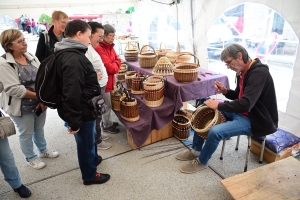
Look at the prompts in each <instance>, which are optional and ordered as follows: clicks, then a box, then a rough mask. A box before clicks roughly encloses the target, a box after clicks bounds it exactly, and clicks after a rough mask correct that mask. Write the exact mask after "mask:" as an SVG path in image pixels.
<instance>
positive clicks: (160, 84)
mask: <svg viewBox="0 0 300 200" xmlns="http://www.w3.org/2000/svg"><path fill="white" fill-rule="evenodd" d="M143 86H144V92H145V93H144V95H145V102H146V105H147V106H149V107H158V106H160V105H161V104H162V102H163V101H164V79H163V77H162V76H150V77H148V78H147V79H146V80H145V81H144V82H143Z"/></svg>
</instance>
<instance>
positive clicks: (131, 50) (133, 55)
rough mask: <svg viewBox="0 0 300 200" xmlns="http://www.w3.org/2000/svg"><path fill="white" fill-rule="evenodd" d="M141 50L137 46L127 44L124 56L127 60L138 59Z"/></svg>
mask: <svg viewBox="0 0 300 200" xmlns="http://www.w3.org/2000/svg"><path fill="white" fill-rule="evenodd" d="M138 54H139V50H138V48H137V46H134V45H132V44H127V45H126V46H125V48H124V57H125V60H126V61H137V60H138Z"/></svg>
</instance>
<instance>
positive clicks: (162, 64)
mask: <svg viewBox="0 0 300 200" xmlns="http://www.w3.org/2000/svg"><path fill="white" fill-rule="evenodd" d="M152 74H154V75H158V76H171V75H173V65H172V63H171V62H170V61H169V59H168V58H167V57H165V56H163V57H161V58H160V59H159V60H158V61H157V63H156V64H155V67H154V68H153V70H152Z"/></svg>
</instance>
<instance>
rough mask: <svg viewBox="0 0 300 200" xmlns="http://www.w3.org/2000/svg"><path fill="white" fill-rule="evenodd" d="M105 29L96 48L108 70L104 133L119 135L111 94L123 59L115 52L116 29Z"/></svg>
mask: <svg viewBox="0 0 300 200" xmlns="http://www.w3.org/2000/svg"><path fill="white" fill-rule="evenodd" d="M103 28H104V38H103V41H102V42H100V43H99V45H98V46H96V47H95V50H96V51H97V52H98V54H99V55H100V57H101V59H102V62H103V64H104V66H105V68H106V71H107V75H108V81H107V84H106V89H105V95H104V100H105V103H106V104H107V107H108V109H107V112H106V113H104V114H103V115H102V128H103V131H106V132H109V133H118V132H119V129H118V128H117V126H118V123H117V122H112V119H111V94H110V92H111V91H112V90H113V89H114V85H115V74H117V73H118V71H119V70H120V66H121V59H120V58H119V56H118V55H117V54H116V51H115V50H114V46H115V44H114V40H115V33H116V29H115V28H114V27H113V26H111V25H109V24H105V25H104V26H103Z"/></svg>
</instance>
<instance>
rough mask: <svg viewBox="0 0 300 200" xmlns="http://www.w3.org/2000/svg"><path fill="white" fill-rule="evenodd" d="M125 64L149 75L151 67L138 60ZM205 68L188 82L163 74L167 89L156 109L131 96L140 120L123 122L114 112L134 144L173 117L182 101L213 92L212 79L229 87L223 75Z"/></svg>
mask: <svg viewBox="0 0 300 200" xmlns="http://www.w3.org/2000/svg"><path fill="white" fill-rule="evenodd" d="M126 64H127V65H128V66H129V67H130V68H131V69H132V70H134V71H137V72H140V73H143V74H147V75H152V68H141V67H140V65H139V63H138V61H136V62H126ZM205 72H208V70H205V69H201V68H200V71H199V75H198V77H200V78H201V80H200V81H198V80H196V81H193V82H191V83H179V82H178V81H176V80H175V78H174V76H166V78H167V82H168V84H167V89H165V97H164V102H163V103H162V105H160V106H159V107H156V108H149V107H148V106H147V105H146V104H145V99H142V95H133V96H134V97H135V98H136V99H137V102H138V108H139V114H140V119H139V120H138V121H136V122H127V121H125V120H123V119H122V118H121V117H120V114H119V112H116V114H117V116H118V117H119V119H120V121H121V122H122V123H123V124H124V125H125V127H126V128H127V130H129V132H130V133H131V135H132V139H133V141H134V142H135V144H136V145H137V146H141V145H142V144H143V143H144V142H145V141H146V140H147V138H148V137H149V135H150V133H151V130H153V129H156V130H159V129H161V128H163V127H164V126H165V125H166V124H168V123H169V122H170V121H172V120H173V118H174V115H175V112H176V111H177V110H178V109H179V108H180V107H182V102H186V101H190V100H195V99H200V98H204V97H207V96H211V95H214V94H216V93H217V92H216V90H215V88H214V82H215V81H216V80H218V81H220V82H222V83H223V84H224V85H225V87H227V88H229V82H228V78H227V76H226V75H223V74H217V75H210V74H205V77H204V76H202V75H201V73H205Z"/></svg>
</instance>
